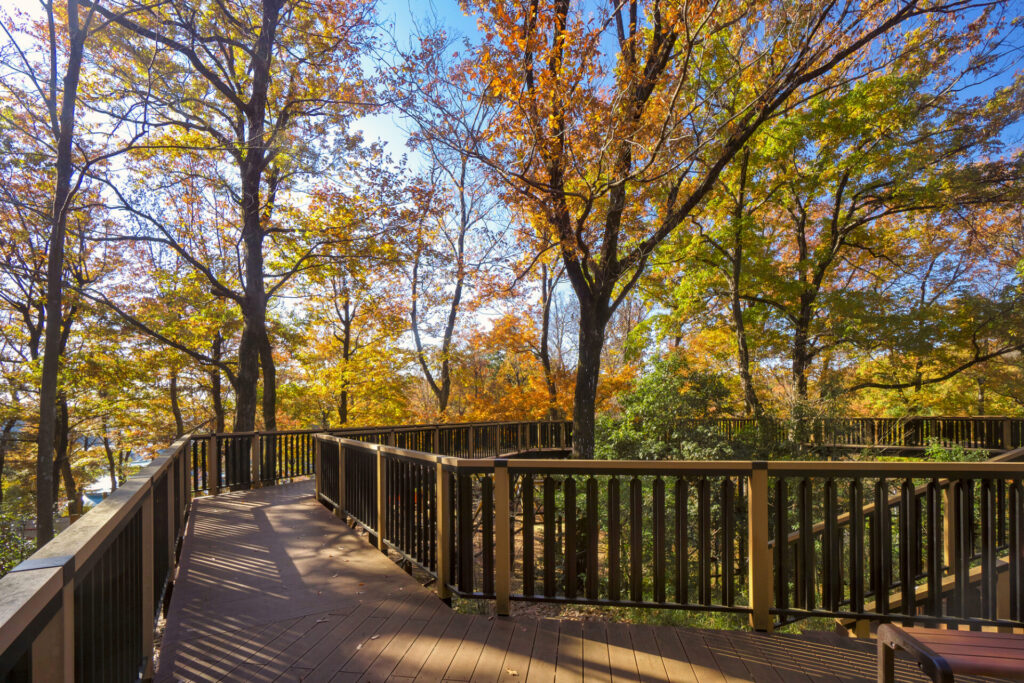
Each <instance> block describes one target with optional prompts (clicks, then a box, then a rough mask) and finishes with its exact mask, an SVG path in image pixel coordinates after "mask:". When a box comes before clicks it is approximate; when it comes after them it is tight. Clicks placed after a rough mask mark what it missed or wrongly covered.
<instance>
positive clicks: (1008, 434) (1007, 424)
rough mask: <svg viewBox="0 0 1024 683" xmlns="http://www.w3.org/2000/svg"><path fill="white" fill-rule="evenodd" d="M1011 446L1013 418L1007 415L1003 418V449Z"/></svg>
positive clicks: (1008, 448)
mask: <svg viewBox="0 0 1024 683" xmlns="http://www.w3.org/2000/svg"><path fill="white" fill-rule="evenodd" d="M1012 448H1013V420H1011V419H1010V418H1008V417H1004V418H1003V450H1007V451H1008V450H1010V449H1012Z"/></svg>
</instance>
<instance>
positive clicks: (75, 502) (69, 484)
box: [54, 392, 82, 516]
mask: <svg viewBox="0 0 1024 683" xmlns="http://www.w3.org/2000/svg"><path fill="white" fill-rule="evenodd" d="M57 426H58V430H57V462H56V464H57V469H58V471H59V473H60V478H61V479H62V480H63V483H64V493H65V495H66V496H67V498H68V514H69V515H74V516H78V515H81V514H82V496H81V494H80V493H79V491H78V486H77V484H76V483H75V476H74V473H73V472H72V471H71V416H70V414H69V413H68V398H67V395H66V394H65V393H64V392H61V393H60V394H59V396H58V397H57ZM54 498H56V492H55V493H54Z"/></svg>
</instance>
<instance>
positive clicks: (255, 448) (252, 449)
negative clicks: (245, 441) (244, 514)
mask: <svg viewBox="0 0 1024 683" xmlns="http://www.w3.org/2000/svg"><path fill="white" fill-rule="evenodd" d="M259 486H260V433H259V432H256V433H254V434H253V435H252V443H250V444H249V488H251V489H255V488H259Z"/></svg>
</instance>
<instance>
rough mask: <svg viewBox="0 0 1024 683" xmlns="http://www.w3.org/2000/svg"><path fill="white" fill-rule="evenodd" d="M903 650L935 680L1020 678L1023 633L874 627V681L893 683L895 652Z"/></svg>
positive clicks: (1023, 665) (1023, 660)
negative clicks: (876, 648)
mask: <svg viewBox="0 0 1024 683" xmlns="http://www.w3.org/2000/svg"><path fill="white" fill-rule="evenodd" d="M897 649H899V650H903V651H904V652H906V653H907V654H909V655H910V656H911V657H913V658H914V659H915V660H917V663H918V666H920V667H921V669H922V670H923V671H924V672H925V673H926V674H927V675H928V676H930V677H931V679H932V680H933V681H935V682H936V683H953V680H954V678H953V677H954V676H956V675H957V674H964V675H974V676H994V677H996V678H1006V679H1010V680H1019V681H1024V635H1014V634H1012V633H987V632H981V631H953V630H942V629H935V628H900V627H898V626H894V625H892V624H882V625H881V626H879V627H878V681H879V683H893V681H895V680H896V679H895V675H894V672H893V662H894V656H895V651H896V650H897Z"/></svg>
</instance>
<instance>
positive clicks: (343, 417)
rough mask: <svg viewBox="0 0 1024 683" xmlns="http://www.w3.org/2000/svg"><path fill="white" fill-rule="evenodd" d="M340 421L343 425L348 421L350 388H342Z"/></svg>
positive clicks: (339, 402) (339, 405) (339, 408)
mask: <svg viewBox="0 0 1024 683" xmlns="http://www.w3.org/2000/svg"><path fill="white" fill-rule="evenodd" d="M338 422H340V423H341V424H343V425H344V424H345V423H346V422H348V389H342V390H341V396H339V397H338Z"/></svg>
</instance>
